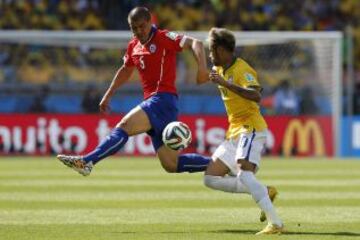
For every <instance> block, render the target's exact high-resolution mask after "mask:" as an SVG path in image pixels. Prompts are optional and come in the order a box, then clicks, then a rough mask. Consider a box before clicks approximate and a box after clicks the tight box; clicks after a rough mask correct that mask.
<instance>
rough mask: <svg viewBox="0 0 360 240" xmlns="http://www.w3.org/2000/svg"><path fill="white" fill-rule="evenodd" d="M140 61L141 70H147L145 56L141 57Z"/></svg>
mask: <svg viewBox="0 0 360 240" xmlns="http://www.w3.org/2000/svg"><path fill="white" fill-rule="evenodd" d="M139 61H140V68H141V69H145V62H144V56H141V57H140V58H139Z"/></svg>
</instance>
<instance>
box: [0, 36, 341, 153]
mask: <svg viewBox="0 0 360 240" xmlns="http://www.w3.org/2000/svg"><path fill="white" fill-rule="evenodd" d="M185 34H187V35H189V36H192V37H195V38H198V39H201V40H204V41H206V39H207V37H208V32H201V31H189V32H185ZM234 34H235V37H236V44H237V51H238V53H239V56H241V57H242V58H244V59H245V60H246V61H247V62H249V63H250V65H252V66H253V67H254V68H255V70H256V71H257V72H258V74H259V79H260V81H261V83H262V84H263V85H264V86H265V88H266V89H272V90H273V89H275V88H276V86H277V85H278V84H279V83H280V81H281V80H283V79H289V80H290V81H291V83H292V86H293V87H294V88H295V89H303V88H304V87H309V88H311V89H312V91H313V92H314V94H315V95H316V97H317V100H318V101H319V103H320V104H321V106H320V108H321V109H320V110H321V112H320V114H323V115H329V116H331V118H332V131H333V144H334V145H333V146H334V153H335V155H337V156H338V155H339V153H340V151H339V148H340V146H341V144H340V141H341V131H340V129H341V116H342V75H343V74H342V39H343V35H342V33H341V32H292V31H284V32H268V31H267V32H258V31H254V32H234ZM131 36H132V34H131V32H130V31H27V30H19V31H18V30H15V31H13V30H1V31H0V45H2V47H1V48H6V47H7V51H10V54H16V52H12V47H14V46H16V45H22V46H37V53H40V54H41V52H42V51H43V50H44V49H45V50H46V51H47V54H48V55H49V52H50V55H51V51H52V50H53V49H60V48H62V49H64V48H81V49H82V50H81V51H84V52H85V54H88V53H89V52H90V53H91V51H89V49H96V50H97V51H109V50H110V51H112V50H116V52H117V53H118V54H117V55H116V56H115V57H114V59H115V60H114V61H113V62H112V63H111V64H112V66H111V67H112V71H109V72H110V73H111V74H113V73H114V69H115V66H119V64H120V63H121V56H122V54H123V53H124V50H125V49H126V46H127V42H128V40H129V39H130V38H131ZM39 46H40V47H39ZM9 49H10V50H9ZM49 49H50V50H49ZM118 49H120V51H118ZM45 50H44V51H45ZM94 55H95V54H94ZM100 55H101V54H100ZM95 56H96V55H95ZM65 57H67V55H66V56H65ZM180 59H182V60H183V61H181V62H180V63H179V64H182V65H181V66H179V69H180V74H178V81H177V82H179V90H180V91H182V90H183V89H187V88H188V89H191V91H195V92H197V91H198V92H200V93H204V92H206V91H208V89H210V90H214V89H213V88H209V87H205V88H196V89H195V88H193V87H191V84H194V83H193V82H191V81H190V83H189V84H190V87H188V85H189V84H188V79H190V78H192V76H194V74H195V69H194V68H193V67H192V66H193V64H194V62H191V61H193V59H192V58H191V57H188V56H186V55H184V56H180ZM189 61H190V63H189ZM53 62H54V61H53ZM95 62H96V61H95ZM55 64H58V65H61V61H60V62H58V63H55ZM106 64H109V61H108V62H105V63H104V66H102V65H101V63H96V66H95V68H96V67H99V69H100V70H99V71H97V73H100V74H99V76H102V75H101V74H103V73H104V72H105V70H104V69H106V67H109V66H105V65H106ZM101 67H103V68H104V69H102V68H101ZM178 73H179V71H178ZM89 75H91V74H89ZM91 76H92V77H93V81H95V82H96V83H99V82H100V84H102V83H103V84H104V85H107V82H106V84H105V82H102V81H103V80H97V79H96V76H97V75H94V74H92V75H91ZM94 76H95V77H94ZM57 77H58V78H59V76H57ZM107 77H108V76H107ZM60 78H61V75H60ZM99 78H100V77H99ZM104 78H105V77H104ZM135 78H136V76H135ZM79 81H81V80H79ZM20 82H21V81H20ZM57 83H59V84H60V86H61V84H62V78H61V79H60V80H58V81H57ZM182 83H186V84H182ZM0 84H1V81H0ZM10 85H11V84H10ZM15 85H16V86H18V85H17V83H16V84H15ZM130 85H131V84H130ZM204 89H205V90H204Z"/></svg>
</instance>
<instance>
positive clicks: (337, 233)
mask: <svg viewBox="0 0 360 240" xmlns="http://www.w3.org/2000/svg"><path fill="white" fill-rule="evenodd" d="M213 232H214V233H238V234H255V233H256V232H257V231H254V230H249V229H239V230H238V229H236V230H233V229H232V230H217V231H213ZM282 235H313V236H342V237H360V233H354V232H300V231H299V232H298V231H296V232H295V231H287V232H285V233H282Z"/></svg>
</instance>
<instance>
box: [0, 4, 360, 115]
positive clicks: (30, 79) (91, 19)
mask: <svg viewBox="0 0 360 240" xmlns="http://www.w3.org/2000/svg"><path fill="white" fill-rule="evenodd" d="M139 5H145V6H147V7H148V8H149V9H151V10H152V12H153V21H154V23H156V24H157V25H158V26H159V27H161V28H168V29H171V30H176V31H183V30H204V31H208V30H209V29H210V28H211V27H214V26H218V27H226V28H229V29H231V30H234V31H241V30H246V31H252V30H270V31H292V30H304V31H311V30H316V31H333V30H341V31H345V29H346V28H347V27H348V26H351V27H352V29H353V34H354V39H355V41H354V43H355V49H354V59H355V70H356V72H357V73H358V74H357V82H360V73H359V72H360V11H359V9H360V1H358V0H292V1H287V0H178V1H165V0H148V1H145V0H122V1H112V0H101V1H100V0H0V29H42V30H128V29H129V28H128V24H127V19H126V17H125V16H127V14H128V12H129V10H131V9H132V8H133V7H135V6H139ZM122 54H123V53H122V52H121V51H113V50H103V49H102V50H97V49H91V48H87V47H86V46H85V47H82V48H75V47H71V48H61V47H58V48H46V47H44V46H41V47H40V46H35V45H32V46H18V45H16V46H14V45H11V44H10V45H5V44H4V45H0V68H1V71H0V83H1V82H3V83H6V82H17V83H19V82H20V83H30V84H33V83H37V84H41V85H42V84H47V83H49V82H51V83H57V82H58V83H60V84H62V83H64V82H70V81H76V82H84V83H85V82H87V81H89V79H91V81H92V82H95V83H101V82H105V81H110V80H111V78H112V76H113V74H114V71H115V68H116V67H117V66H118V65H119V64H120V63H119V62H120V61H121V56H122ZM245 54H246V52H245ZM251 54H252V53H251V52H249V53H248V55H251ZM182 58H183V59H184V60H185V63H184V62H179V63H178V65H179V68H180V69H185V68H187V66H191V65H192V64H191V63H187V59H191V57H188V56H186V55H184V56H183V57H182ZM297 59H303V62H308V64H311V59H310V61H309V59H308V57H307V56H298V58H297ZM305 60H306V61H305ZM189 61H191V60H189ZM54 66H61V67H54ZM181 74H183V71H179V75H181ZM287 77H288V76H284V78H287ZM284 78H279V79H278V81H277V85H278V86H277V87H276V88H272V89H270V90H268V91H267V92H268V93H269V95H271V100H270V101H269V102H271V104H273V106H274V109H278V110H276V111H282V110H279V109H281V108H280V107H278V106H277V105H276V102H277V101H278V100H277V99H282V97H284V95H281V94H275V92H277V91H280V90H281V89H284V84H285V85H286V82H287V81H283V80H284ZM182 79H189V76H182ZM265 80H268V81H270V82H271V79H267V78H266V76H265ZM265 85H266V84H265ZM268 85H269V86H272V87H273V86H274V84H271V83H270V84H268ZM285 87H286V86H285ZM279 89H280V90H279ZM304 89H307V86H304ZM302 90H303V89H302ZM310 91H311V89H310ZM280 92H281V91H280ZM297 95H299V94H297ZM293 101H294V102H296V107H295V108H294V109H295V110H292V111H294V113H296V114H297V113H302V112H304V110H303V109H302V107H301V106H300V103H301V99H300V98H299V99H296V100H293ZM279 102H282V103H283V102H284V101H279ZM285 102H286V101H285ZM288 104H290V105H291V101H290V102H288ZM305 105H306V104H305ZM308 105H309V104H308ZM310 105H311V104H310ZM314 109H316V106H315V107H314ZM359 111H360V109H359ZM310 112H311V111H310Z"/></svg>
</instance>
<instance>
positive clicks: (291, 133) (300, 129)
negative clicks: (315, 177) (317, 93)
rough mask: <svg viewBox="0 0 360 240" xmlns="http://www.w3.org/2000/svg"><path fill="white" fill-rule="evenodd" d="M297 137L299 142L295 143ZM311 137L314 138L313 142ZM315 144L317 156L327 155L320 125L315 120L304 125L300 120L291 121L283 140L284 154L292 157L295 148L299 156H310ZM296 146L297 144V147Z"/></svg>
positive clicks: (314, 151)
mask: <svg viewBox="0 0 360 240" xmlns="http://www.w3.org/2000/svg"><path fill="white" fill-rule="evenodd" d="M295 136H296V137H297V138H296V139H297V141H296V142H295ZM311 137H313V138H312V139H313V140H312V141H311ZM311 143H313V145H314V146H313V148H312V149H313V153H314V155H316V156H323V155H325V144H324V138H323V134H322V131H321V128H320V126H319V124H318V123H317V122H316V121H315V120H313V119H310V120H307V121H306V122H305V123H302V122H301V121H300V120H299V119H294V120H291V121H290V122H289V124H288V126H287V128H286V131H285V134H284V138H283V153H284V155H285V156H290V155H292V152H293V149H294V147H295V148H296V149H297V153H298V154H308V153H309V151H310V149H311V147H312V146H311ZM295 144H297V145H296V146H295Z"/></svg>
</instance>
